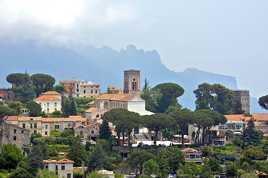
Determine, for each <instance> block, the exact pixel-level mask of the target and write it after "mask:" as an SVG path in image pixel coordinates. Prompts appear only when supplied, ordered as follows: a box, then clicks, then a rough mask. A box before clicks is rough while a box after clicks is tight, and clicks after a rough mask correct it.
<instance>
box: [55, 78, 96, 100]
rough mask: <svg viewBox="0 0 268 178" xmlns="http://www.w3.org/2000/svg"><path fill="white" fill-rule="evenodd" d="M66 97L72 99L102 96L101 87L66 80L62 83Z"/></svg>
mask: <svg viewBox="0 0 268 178" xmlns="http://www.w3.org/2000/svg"><path fill="white" fill-rule="evenodd" d="M60 84H61V85H63V87H64V91H65V95H67V96H72V97H96V96H98V95H99V94H100V85H99V84H96V83H93V82H88V81H80V80H64V81H61V82H60Z"/></svg>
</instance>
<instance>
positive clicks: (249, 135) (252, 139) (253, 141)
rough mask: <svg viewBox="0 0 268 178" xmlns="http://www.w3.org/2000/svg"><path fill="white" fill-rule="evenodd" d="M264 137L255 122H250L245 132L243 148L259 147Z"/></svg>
mask: <svg viewBox="0 0 268 178" xmlns="http://www.w3.org/2000/svg"><path fill="white" fill-rule="evenodd" d="M262 137H263V134H262V133H261V132H260V131H258V130H257V129H256V128H255V124H254V121H253V120H250V121H249V122H248V124H247V128H246V129H245V130H244V132H243V146H244V147H245V146H248V145H258V144H259V143H260V141H261V139H262Z"/></svg>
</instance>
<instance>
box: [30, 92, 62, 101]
mask: <svg viewBox="0 0 268 178" xmlns="http://www.w3.org/2000/svg"><path fill="white" fill-rule="evenodd" d="M60 100H61V94H60V93H58V92H56V91H48V92H45V93H42V94H41V95H40V96H39V97H38V98H36V99H35V101H37V102H38V101H41V102H42V101H60Z"/></svg>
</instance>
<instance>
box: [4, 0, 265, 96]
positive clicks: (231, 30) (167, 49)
mask: <svg viewBox="0 0 268 178" xmlns="http://www.w3.org/2000/svg"><path fill="white" fill-rule="evenodd" d="M267 7H268V1H267V0H257V1H256V0H255V1H253V0H168V1H164V0H0V38H10V39H11V40H19V39H35V40H39V41H41V42H45V43H51V44H54V45H69V46H73V45H77V46H79V45H84V46H86V45H94V46H97V47H102V46H109V47H112V48H114V49H118V50H120V49H121V48H125V47H126V46H127V45H129V44H133V45H136V46H137V48H143V49H145V50H157V51H158V52H159V54H160V55H161V58H162V62H163V63H164V64H165V65H166V66H167V67H168V68H170V69H172V70H175V71H182V70H184V69H185V68H189V67H191V68H198V69H201V70H205V71H209V72H214V73H220V74H225V75H231V76H235V77H236V78H237V80H238V85H239V87H240V88H242V89H250V90H251V93H252V94H253V95H254V96H261V95H263V94H268V85H267V82H266V76H268V70H266V69H267V66H268V53H267V50H266V48H267V47H268V34H267V33H268V20H267V19H268V11H267Z"/></svg>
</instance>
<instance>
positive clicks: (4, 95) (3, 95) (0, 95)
mask: <svg viewBox="0 0 268 178" xmlns="http://www.w3.org/2000/svg"><path fill="white" fill-rule="evenodd" d="M7 96H8V92H7V91H0V97H2V98H5V97H7Z"/></svg>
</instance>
